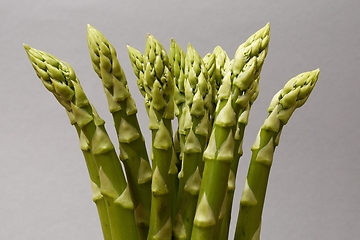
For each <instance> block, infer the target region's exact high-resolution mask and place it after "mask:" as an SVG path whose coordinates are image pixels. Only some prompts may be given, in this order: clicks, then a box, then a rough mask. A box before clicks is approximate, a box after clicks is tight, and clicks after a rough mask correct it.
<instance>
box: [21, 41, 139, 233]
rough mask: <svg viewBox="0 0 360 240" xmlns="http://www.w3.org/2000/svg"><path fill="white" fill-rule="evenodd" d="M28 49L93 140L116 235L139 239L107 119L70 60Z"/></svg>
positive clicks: (41, 75)
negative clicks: (84, 90) (100, 115)
mask: <svg viewBox="0 0 360 240" xmlns="http://www.w3.org/2000/svg"><path fill="white" fill-rule="evenodd" d="M25 49H26V51H27V53H28V56H29V59H30V61H31V63H32V65H33V67H34V69H35V71H36V73H37V75H38V76H39V78H40V79H41V80H42V82H43V84H44V85H45V87H46V88H47V89H48V90H49V91H50V92H52V93H53V94H54V96H55V98H56V99H57V100H58V101H59V102H60V104H61V105H63V106H64V107H65V108H66V110H67V111H68V112H69V113H71V115H72V116H73V117H74V121H75V122H76V124H77V125H78V127H79V128H80V129H81V132H82V133H83V134H84V135H85V136H86V138H87V139H88V141H89V146H90V149H91V153H92V156H93V159H94V161H95V164H96V166H97V171H98V174H99V179H100V193H101V194H102V195H103V196H104V198H105V201H106V204H107V210H108V211H107V214H108V216H109V221H110V229H111V236H112V239H139V237H138V233H137V229H136V224H135V218H134V209H133V202H132V200H131V196H130V192H129V189H128V186H127V183H126V180H125V176H124V173H123V171H122V167H121V164H120V161H119V159H118V157H117V155H116V152H115V150H114V146H113V145H112V143H111V141H110V138H109V136H108V135H107V133H106V130H105V127H104V124H105V122H104V120H102V119H101V118H100V117H99V116H98V114H97V113H96V111H95V109H94V108H93V106H92V105H91V104H90V102H89V100H88V99H87V97H86V95H85V93H84V92H83V90H82V87H81V85H80V82H79V80H78V79H77V77H76V75H75V72H74V70H73V69H72V67H71V66H70V65H69V64H67V63H64V62H61V61H60V60H58V59H57V58H55V57H54V56H52V55H50V54H47V53H44V52H42V51H39V50H36V49H33V48H30V47H25ZM124 219H126V220H124Z"/></svg>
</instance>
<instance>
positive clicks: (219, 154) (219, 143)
mask: <svg viewBox="0 0 360 240" xmlns="http://www.w3.org/2000/svg"><path fill="white" fill-rule="evenodd" d="M269 31H270V26H269V24H267V25H266V26H265V27H263V28H261V29H260V30H258V31H257V32H256V33H254V34H253V35H252V36H250V37H249V38H248V40H247V41H245V43H243V44H241V45H240V46H239V48H238V49H237V51H236V53H235V57H234V60H233V63H232V65H231V68H230V70H229V71H227V72H226V73H225V76H224V78H223V80H222V84H221V86H220V88H219V91H218V93H217V98H218V103H217V106H216V110H215V117H214V124H213V128H212V132H211V135H210V140H209V144H208V146H207V148H206V150H205V152H204V154H203V156H204V160H205V167H204V172H203V180H202V181H203V183H204V184H202V185H201V188H200V194H199V201H198V207H197V211H196V215H195V218H194V227H193V231H192V239H210V238H211V239H218V238H219V235H220V230H221V224H222V220H223V217H224V215H225V213H226V192H227V185H228V179H229V173H230V169H231V164H232V162H233V161H234V157H236V151H237V149H238V148H237V147H236V142H235V136H236V130H237V119H238V115H239V112H241V111H242V109H245V108H246V107H247V105H248V103H249V101H250V98H251V96H252V95H253V93H254V91H255V90H254V89H255V88H254V87H253V86H254V84H256V79H257V78H258V76H259V74H260V71H261V67H262V63H263V60H264V58H265V56H266V53H267V47H268V42H269V40H268V39H269ZM205 183H206V184H205ZM214 189H216V190H214Z"/></svg>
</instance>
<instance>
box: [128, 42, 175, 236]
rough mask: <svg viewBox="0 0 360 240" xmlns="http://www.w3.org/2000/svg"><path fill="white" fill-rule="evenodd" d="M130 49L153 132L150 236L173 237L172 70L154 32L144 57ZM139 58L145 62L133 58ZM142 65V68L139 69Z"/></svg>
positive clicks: (173, 113)
mask: <svg viewBox="0 0 360 240" xmlns="http://www.w3.org/2000/svg"><path fill="white" fill-rule="evenodd" d="M128 50H131V52H129V55H131V56H130V60H131V61H132V66H133V68H134V72H135V74H136V73H137V72H141V73H143V76H142V77H140V78H139V81H138V85H140V86H139V89H140V90H141V89H143V92H144V98H145V106H146V108H147V112H148V115H149V128H150V130H151V132H152V156H151V158H152V170H153V175H152V185H151V190H152V197H151V212H150V226H149V235H148V239H171V238H172V226H173V219H174V204H175V199H176V189H177V187H176V186H177V183H176V182H177V176H176V174H177V173H178V169H177V167H176V155H175V150H174V145H173V140H172V124H171V120H172V119H173V118H174V115H175V103H174V99H173V94H174V81H173V76H172V69H171V65H170V62H169V58H168V56H167V54H166V51H165V49H164V47H163V46H162V45H161V43H160V42H159V41H158V40H157V39H155V38H154V37H153V36H152V35H148V36H147V41H146V48H145V53H144V55H143V56H142V57H141V55H140V54H138V53H139V52H138V51H134V50H133V49H132V48H129V47H128ZM135 55H137V56H138V57H134V56H135ZM139 58H141V59H142V61H141V62H142V64H136V62H134V61H133V60H134V59H139ZM141 65H142V66H143V69H140V70H137V68H138V67H139V66H141Z"/></svg>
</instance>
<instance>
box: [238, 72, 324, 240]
mask: <svg viewBox="0 0 360 240" xmlns="http://www.w3.org/2000/svg"><path fill="white" fill-rule="evenodd" d="M318 75H319V69H316V70H313V71H310V72H304V73H301V74H299V75H298V76H296V77H294V78H292V79H291V80H289V81H288V82H287V83H286V84H285V86H284V88H283V89H282V90H280V91H279V92H278V93H277V94H276V95H275V96H274V98H273V99H272V101H271V103H270V106H269V108H268V112H269V115H268V117H267V118H266V120H265V121H264V124H263V125H262V127H261V128H260V131H259V134H258V136H257V138H256V140H255V143H254V144H253V146H252V149H251V150H252V157H251V162H250V166H249V170H248V175H247V178H246V182H245V187H244V190H243V193H242V197H241V200H240V210H239V215H238V220H237V226H236V232H235V238H234V239H235V240H258V239H260V229H261V215H262V210H263V206H264V200H265V194H266V188H267V183H268V178H269V173H270V168H271V165H272V162H273V156H274V151H275V148H276V146H277V145H278V144H279V140H280V134H281V131H282V128H283V126H284V125H285V124H286V123H287V122H288V121H289V119H290V117H291V115H292V114H293V112H294V111H295V109H297V108H299V107H301V106H302V105H303V104H304V103H305V102H306V100H307V99H308V97H309V95H310V93H311V91H312V90H313V88H314V87H315V84H316V82H317V79H318Z"/></svg>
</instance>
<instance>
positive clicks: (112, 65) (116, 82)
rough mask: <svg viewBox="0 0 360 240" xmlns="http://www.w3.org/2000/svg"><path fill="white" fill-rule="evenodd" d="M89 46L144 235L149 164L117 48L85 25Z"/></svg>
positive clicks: (147, 224)
mask: <svg viewBox="0 0 360 240" xmlns="http://www.w3.org/2000/svg"><path fill="white" fill-rule="evenodd" d="M87 36H88V46H89V51H90V56H91V59H92V63H93V67H94V70H95V72H96V73H97V74H98V76H99V77H100V79H101V80H102V83H103V86H104V91H105V95H106V97H107V100H108V106H109V111H110V112H111V113H112V116H113V119H114V126H115V129H116V133H117V136H118V140H119V146H120V160H122V162H123V164H124V168H125V172H126V177H127V180H128V185H129V189H130V193H131V195H132V200H133V202H134V207H135V217H136V218H135V219H136V223H137V225H138V227H139V232H140V235H141V237H142V239H146V237H147V234H148V227H149V218H150V204H151V201H150V200H151V189H150V188H151V175H152V172H151V167H150V163H149V159H148V155H147V151H146V147H145V141H144V137H143V135H142V133H141V130H140V127H139V123H138V120H137V117H136V113H137V108H136V106H135V102H134V100H133V98H132V97H131V95H130V92H129V89H128V85H127V81H126V77H125V74H124V72H123V69H122V68H121V66H120V64H119V61H118V59H117V57H116V51H115V49H114V47H113V46H112V45H111V43H110V42H109V41H108V40H107V39H106V38H105V36H104V35H103V34H102V33H101V32H99V31H98V30H96V29H95V28H93V27H92V26H90V25H88V31H87Z"/></svg>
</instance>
